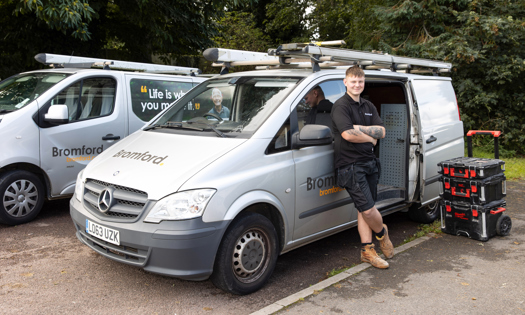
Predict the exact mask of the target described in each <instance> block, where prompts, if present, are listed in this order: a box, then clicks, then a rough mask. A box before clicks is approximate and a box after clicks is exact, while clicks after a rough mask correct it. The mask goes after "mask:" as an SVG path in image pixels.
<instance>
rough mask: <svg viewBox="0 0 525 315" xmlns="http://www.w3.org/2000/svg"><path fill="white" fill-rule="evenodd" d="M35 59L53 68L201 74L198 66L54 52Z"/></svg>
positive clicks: (37, 56) (40, 55)
mask: <svg viewBox="0 0 525 315" xmlns="http://www.w3.org/2000/svg"><path fill="white" fill-rule="evenodd" d="M35 59H36V61H38V62H40V63H42V64H44V65H48V66H51V67H53V68H98V69H108V70H110V69H112V70H127V71H140V72H152V73H166V74H186V75H196V74H201V73H202V72H201V70H199V69H198V68H190V67H178V66H167V65H158V64H153V63H141V62H131V61H120V60H112V59H98V58H90V57H77V56H66V55H56V54H46V53H41V54H37V55H36V56H35Z"/></svg>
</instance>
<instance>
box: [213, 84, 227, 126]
mask: <svg viewBox="0 0 525 315" xmlns="http://www.w3.org/2000/svg"><path fill="white" fill-rule="evenodd" d="M211 100H212V101H213V104H214V106H213V107H212V109H210V111H209V112H208V113H211V114H215V115H217V116H219V117H220V118H222V119H229V118H230V110H229V109H228V107H226V106H223V105H222V92H221V90H219V89H218V88H213V89H212V90H211Z"/></svg>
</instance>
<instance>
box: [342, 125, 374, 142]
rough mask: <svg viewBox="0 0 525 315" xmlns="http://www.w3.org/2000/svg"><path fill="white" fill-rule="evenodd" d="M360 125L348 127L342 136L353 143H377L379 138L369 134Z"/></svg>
mask: <svg viewBox="0 0 525 315" xmlns="http://www.w3.org/2000/svg"><path fill="white" fill-rule="evenodd" d="M358 127H362V126H358V125H354V129H348V130H345V131H343V132H342V133H341V137H343V139H345V140H346V141H348V142H352V143H366V142H370V143H372V144H373V145H376V143H377V139H375V138H372V137H371V136H369V135H367V134H366V133H364V132H362V131H361V130H360V129H359V128H358Z"/></svg>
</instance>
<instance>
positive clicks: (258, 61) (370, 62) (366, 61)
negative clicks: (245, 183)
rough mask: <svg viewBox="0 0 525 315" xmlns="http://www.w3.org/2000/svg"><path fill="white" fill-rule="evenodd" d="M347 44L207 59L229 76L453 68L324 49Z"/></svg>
mask: <svg viewBox="0 0 525 315" xmlns="http://www.w3.org/2000/svg"><path fill="white" fill-rule="evenodd" d="M344 43H345V42H344V41H330V42H315V43H292V44H283V45H281V46H279V47H278V48H275V49H269V50H268V53H262V52H253V51H243V50H234V49H223V48H208V49H206V50H205V51H204V58H206V59H207V60H209V61H213V64H212V66H214V67H222V69H221V74H224V73H228V71H229V68H231V67H234V66H248V65H250V66H256V69H257V70H263V69H290V68H311V69H312V70H313V71H314V72H316V71H319V70H321V69H337V68H348V67H349V66H352V65H358V66H360V67H361V68H363V69H366V70H371V69H390V70H391V71H396V72H405V73H433V74H435V75H437V74H439V73H443V72H450V70H451V68H452V64H450V63H447V62H441V61H436V60H428V59H422V58H409V57H399V56H394V55H389V54H383V53H381V52H366V51H359V50H351V49H342V48H329V47H323V46H331V45H342V44H344Z"/></svg>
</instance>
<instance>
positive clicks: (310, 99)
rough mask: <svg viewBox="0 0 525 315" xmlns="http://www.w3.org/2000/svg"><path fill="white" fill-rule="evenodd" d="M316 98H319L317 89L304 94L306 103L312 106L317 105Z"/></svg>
mask: <svg viewBox="0 0 525 315" xmlns="http://www.w3.org/2000/svg"><path fill="white" fill-rule="evenodd" d="M316 100H317V97H316V93H315V90H312V91H310V92H308V94H306V95H305V96H304V102H305V103H306V105H308V106H310V108H312V107H314V106H316V105H317V102H316Z"/></svg>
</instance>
